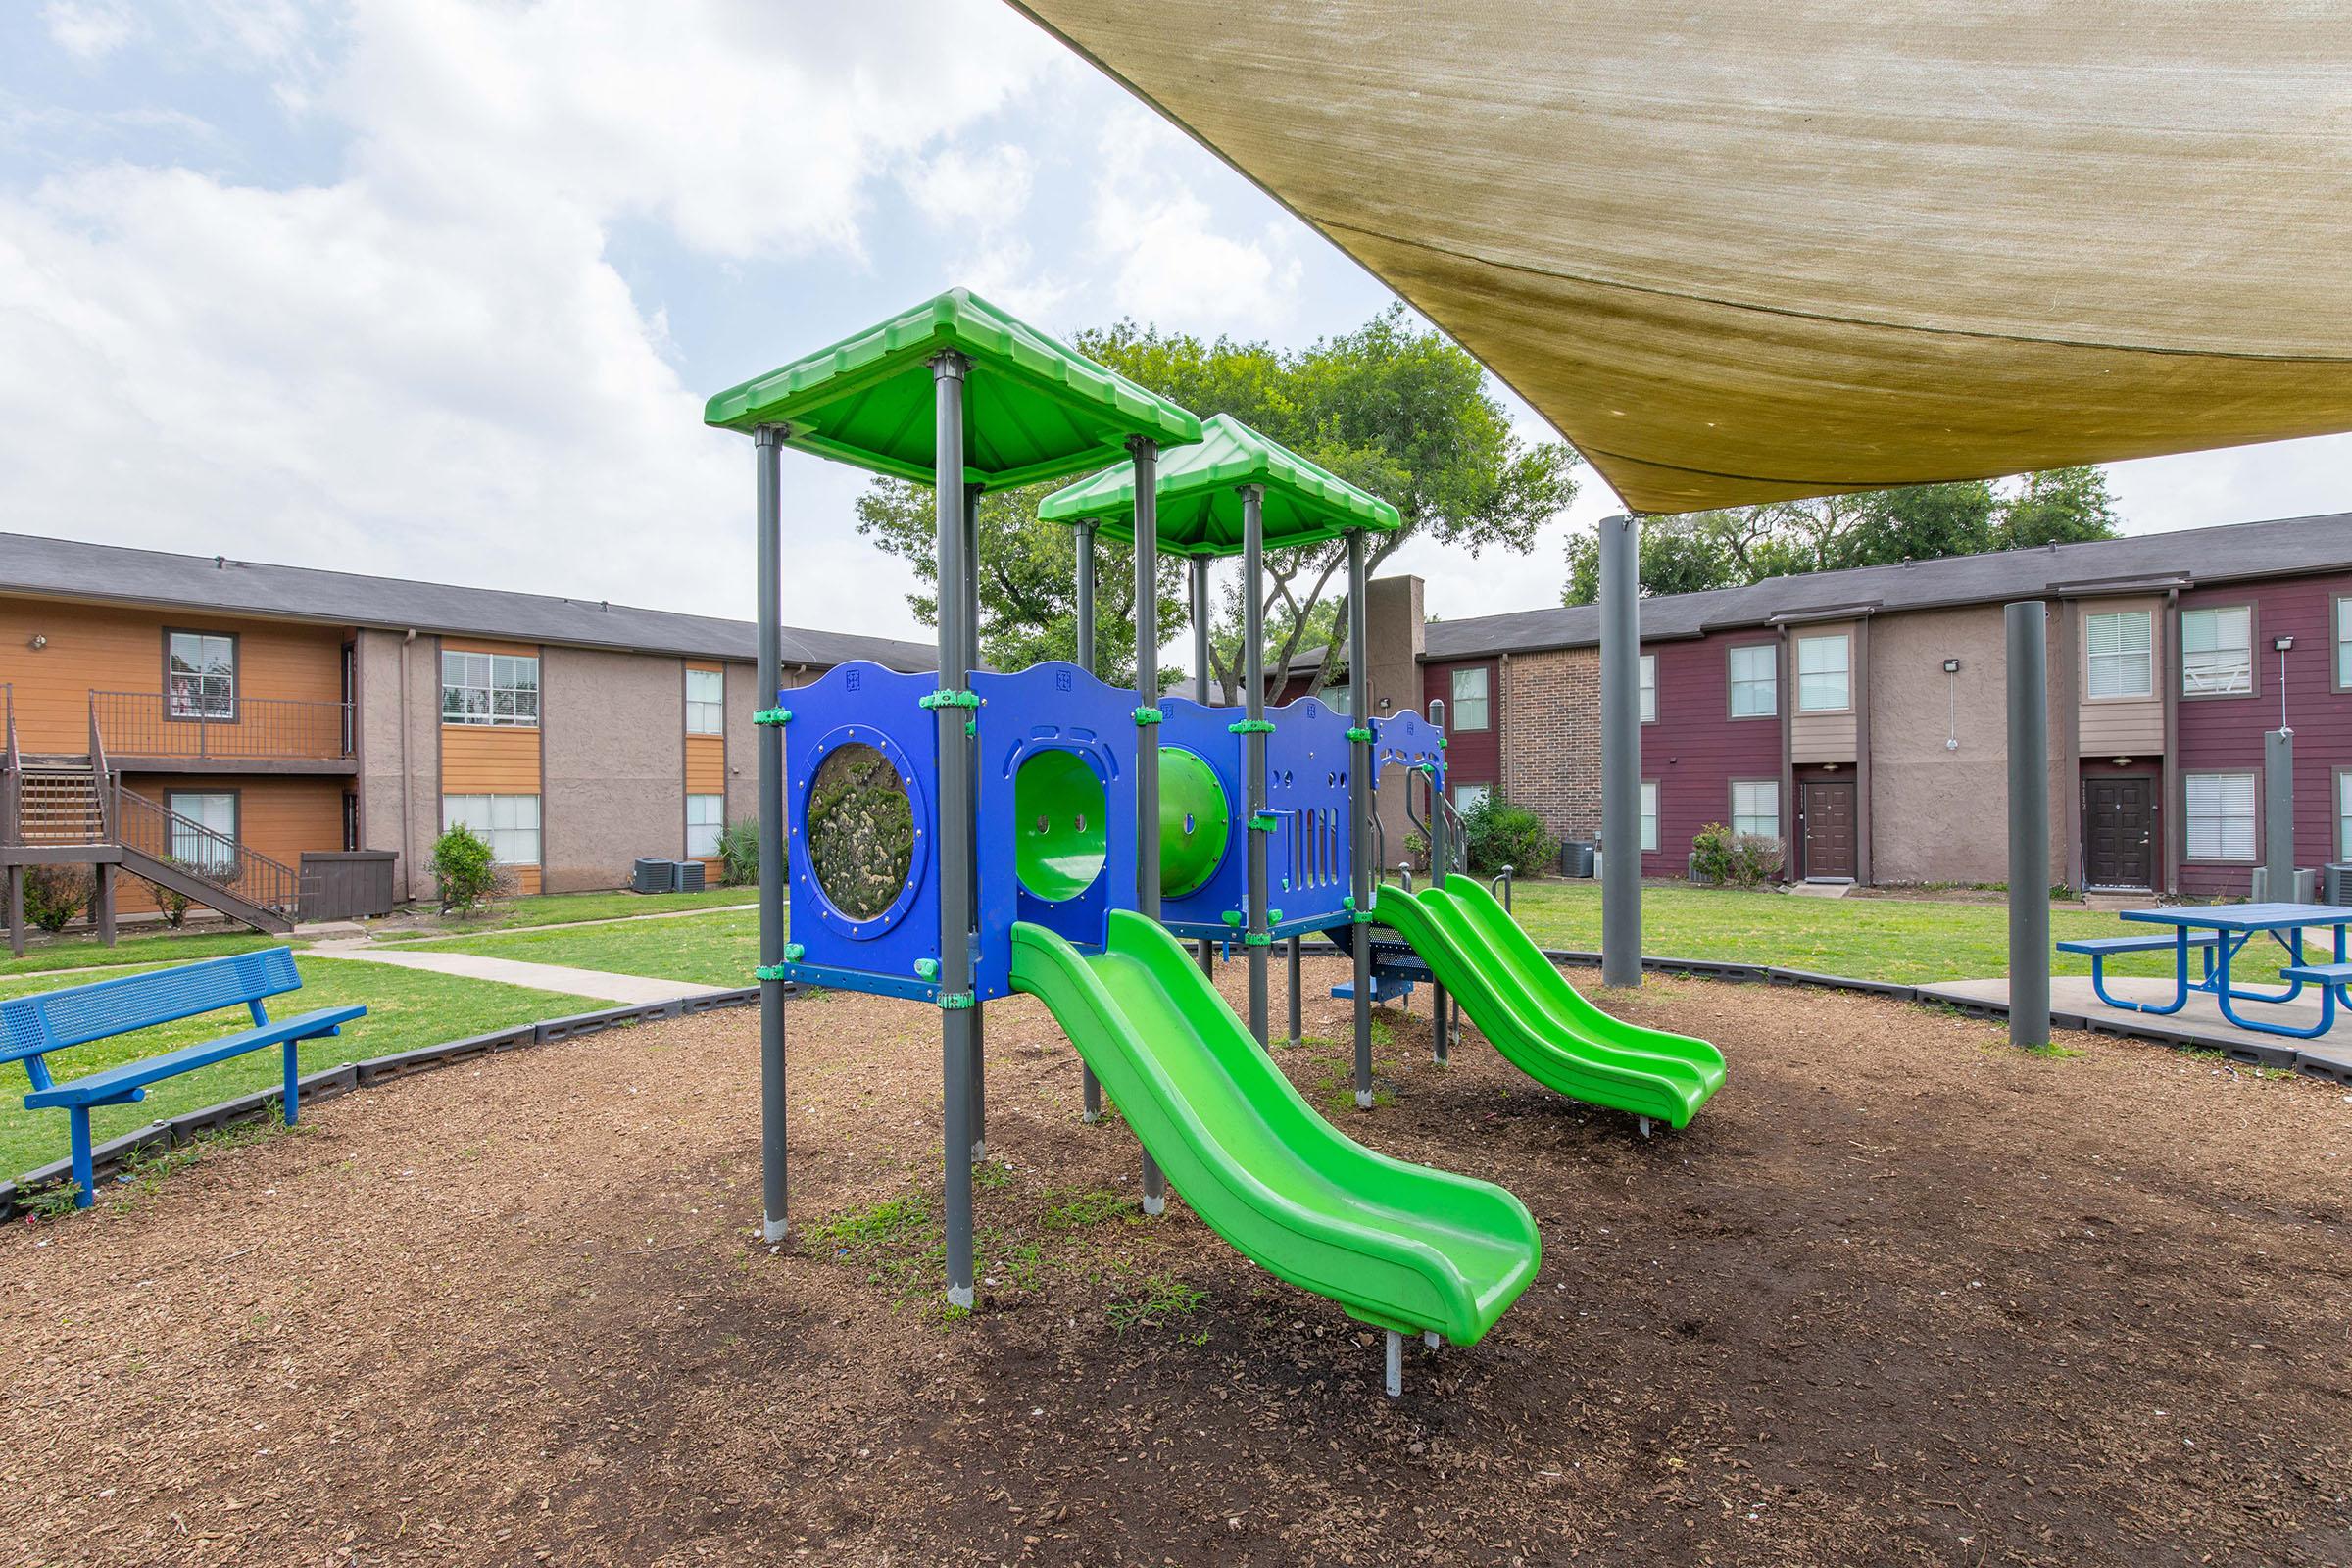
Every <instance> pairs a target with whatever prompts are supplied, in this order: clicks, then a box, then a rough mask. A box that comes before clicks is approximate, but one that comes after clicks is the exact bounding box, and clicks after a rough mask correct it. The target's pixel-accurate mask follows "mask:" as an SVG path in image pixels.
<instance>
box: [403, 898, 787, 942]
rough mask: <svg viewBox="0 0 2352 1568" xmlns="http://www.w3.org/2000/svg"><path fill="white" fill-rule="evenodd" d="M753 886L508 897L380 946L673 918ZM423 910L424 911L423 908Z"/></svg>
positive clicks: (722, 904)
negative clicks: (521, 929) (534, 927)
mask: <svg viewBox="0 0 2352 1568" xmlns="http://www.w3.org/2000/svg"><path fill="white" fill-rule="evenodd" d="M759 901H760V891H759V889H757V888H705V889H704V890H703V891H702V892H700V893H651V894H649V893H626V892H616V891H607V892H603V893H539V894H532V895H530V896H529V897H527V898H517V899H508V900H505V901H503V902H501V903H500V904H499V905H498V906H497V907H495V908H493V909H492V910H491V911H490V912H489V913H488V914H483V915H476V916H474V917H472V918H470V919H459V918H456V917H454V916H453V917H447V918H444V919H442V920H441V921H440V922H438V923H439V924H440V926H441V927H442V930H441V931H419V932H417V933H415V934H414V936H413V937H412V935H411V933H408V932H397V931H387V932H385V933H384V934H383V936H382V937H381V938H380V939H379V940H382V941H385V942H400V941H408V940H416V941H432V940H435V939H436V938H438V937H439V936H440V935H442V934H443V933H446V934H448V935H451V936H457V935H461V934H466V933H479V932H484V931H507V930H512V929H514V928H515V927H517V926H527V925H575V924H577V923H579V922H580V921H583V920H626V919H633V918H636V917H638V916H640V915H648V914H675V913H678V912H680V911H683V910H688V909H723V908H727V907H731V906H734V905H739V904H757V903H758V902H759ZM428 912H429V907H428Z"/></svg>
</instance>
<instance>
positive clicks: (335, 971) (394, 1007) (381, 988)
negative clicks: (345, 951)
mask: <svg viewBox="0 0 2352 1568" xmlns="http://www.w3.org/2000/svg"><path fill="white" fill-rule="evenodd" d="M661 923H663V924H666V923H667V922H661ZM125 945H126V946H127V944H125ZM296 962H297V964H298V966H299V967H300V968H301V970H302V978H303V987H302V989H301V990H300V991H296V992H291V993H289V994H287V995H286V996H283V997H279V998H275V999H273V1000H272V1001H271V1003H270V1012H271V1014H272V1015H273V1016H276V1017H281V1018H282V1017H291V1016H293V1015H295V1014H297V1013H302V1012H309V1011H312V1010H315V1009H317V1008H319V1007H331V1006H344V1005H350V1004H353V1003H365V1004H366V1005H367V1007H368V1016H367V1017H365V1018H362V1019H359V1020H358V1021H356V1022H354V1023H350V1024H347V1025H345V1026H344V1029H343V1033H342V1034H341V1035H340V1036H336V1037H330V1038H328V1039H324V1040H311V1041H306V1042H304V1044H303V1047H302V1070H303V1071H304V1072H306V1073H308V1072H317V1071H319V1069H320V1068H322V1067H333V1066H337V1065H339V1064H341V1063H343V1062H347V1061H358V1060H361V1059H362V1058H364V1057H368V1056H384V1055H390V1054H393V1053H394V1052H400V1051H411V1050H414V1049H416V1048H417V1047H418V1046H429V1045H434V1044H437V1043H439V1042H441V1041H444V1040H457V1039H461V1038H463V1037H465V1036H466V1035H476V1034H485V1033H488V1032H489V1031H491V1030H493V1029H505V1028H511V1027H512V1026H514V1025H515V1024H519V1023H530V1022H533V1021H535V1020H537V1019H541V1018H561V1017H563V1016H564V1015H565V1014H567V1013H575V1012H591V1011H594V1010H595V1009H597V1008H599V1007H602V1006H605V1005H607V1004H605V1003H601V1002H596V1001H593V1000H591V999H589V998H586V997H567V996H559V995H555V994H552V993H550V992H545V991H530V990H525V989H524V988H522V987H520V986H502V985H492V984H488V983H486V982H483V981H479V980H462V979H456V978H453V977H451V976H447V975H437V974H421V973H418V972H417V971H416V970H413V969H396V968H394V967H392V966H391V965H389V964H380V963H353V962H350V961H348V960H342V959H334V958H298V959H297V960H296ZM123 972H124V973H131V972H135V971H132V970H130V969H128V968H125V969H124V970H123ZM90 978H111V977H107V976H93V977H90ZM81 983H84V982H83V980H82V979H80V978H76V979H73V980H63V979H40V978H31V979H27V978H24V977H15V978H0V999H5V998H9V997H21V996H25V995H27V994H29V993H31V992H35V991H47V990H51V989H54V988H56V987H59V986H64V985H71V984H81ZM249 1023H250V1020H249V1019H248V1017H247V1015H246V1012H245V1009H244V1008H242V1007H235V1008H230V1009H227V1010H225V1011H221V1012H215V1013H208V1014H205V1015H204V1016H202V1017H198V1018H189V1019H183V1020H181V1021H180V1022H178V1023H174V1024H165V1025H163V1026H162V1027H160V1028H155V1029H147V1030H142V1031H140V1032H139V1033H137V1034H131V1035H123V1036H121V1037H119V1038H116V1039H113V1040H100V1041H94V1042H92V1043H91V1044H89V1045H86V1046H76V1047H74V1048H73V1050H71V1051H61V1052H57V1053H54V1054H52V1055H51V1056H50V1057H49V1070H50V1072H51V1073H52V1074H53V1075H54V1076H55V1077H57V1078H58V1079H60V1080H61V1081H62V1080H65V1079H70V1078H75V1077H80V1076H82V1075H83V1074H85V1073H92V1072H96V1071H98V1070H99V1069H100V1068H102V1067H109V1066H112V1065H114V1064H115V1063H116V1062H120V1061H130V1060H133V1059H135V1058H138V1057H142V1056H152V1055H156V1054H160V1053H162V1052H166V1051H170V1050H173V1049H175V1048H177V1047H179V1046H184V1045H191V1044H194V1043H195V1042H197V1041H200V1040H212V1039H217V1038H219V1037H220V1036H221V1035H224V1034H227V1033H230V1032H231V1031H233V1030H236V1029H241V1028H245V1027H247V1026H248V1025H249ZM279 1071H280V1057H279V1052H278V1051H277V1049H276V1048H275V1047H271V1048H270V1049H268V1050H265V1051H256V1052H253V1053H251V1054H247V1055H244V1056H240V1057H237V1058H236V1059H235V1060H233V1061H223V1062H218V1063H216V1064H214V1065H213V1066H210V1067H205V1068H200V1069H199V1070H197V1071H195V1072H192V1073H188V1074H186V1075H184V1076H182V1077H178V1078H172V1079H167V1080H166V1081H164V1082H163V1083H160V1084H156V1085H154V1086H153V1087H152V1088H150V1089H149V1090H148V1091H147V1098H146V1100H144V1101H142V1102H140V1103H136V1104H130V1105H110V1106H106V1107H104V1108H102V1109H100V1110H98V1111H96V1112H95V1113H94V1114H93V1115H92V1116H91V1118H90V1121H91V1128H92V1132H93V1135H94V1136H95V1137H96V1138H98V1139H99V1140H101V1141H104V1140H105V1139H108V1138H112V1137H115V1136H116V1135H118V1134H121V1133H126V1132H129V1131H131V1130H132V1129H133V1128H137V1127H143V1126H145V1125H146V1124H147V1123H148V1122H151V1121H157V1120H161V1119H162V1118H164V1117H167V1116H176V1115H180V1114H182V1113H183V1112H186V1111H190V1110H195V1109H197V1108H198V1107H200V1106H204V1105H210V1104H214V1103H218V1102H220V1101H223V1100H232V1099H234V1098H236V1097H237V1096H239V1095H245V1094H251V1093H252V1092H253V1091H255V1090H257V1089H267V1088H270V1087H271V1086H273V1085H275V1084H277V1083H278V1082H279V1081H280V1079H279ZM30 1088H31V1083H30V1080H28V1079H27V1078H26V1076H25V1066H24V1063H22V1062H13V1061H12V1062H9V1063H7V1064H5V1065H0V1180H7V1179H9V1178H12V1177H14V1176H16V1175H18V1174H19V1173H21V1172H24V1171H26V1170H30V1169H31V1168H32V1167H34V1166H36V1165H41V1164H45V1163H47V1162H48V1161H50V1160H53V1159H59V1158H62V1157H64V1155H65V1153H66V1152H67V1133H66V1120H67V1118H66V1113H65V1112H64V1111H62V1110H54V1109H52V1110H26V1109H25V1094H26V1092H27V1091H28V1090H29V1089H30Z"/></svg>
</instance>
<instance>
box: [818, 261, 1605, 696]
mask: <svg viewBox="0 0 2352 1568" xmlns="http://www.w3.org/2000/svg"><path fill="white" fill-rule="evenodd" d="M1074 341H1075V346H1076V347H1077V348H1078V350H1079V352H1081V353H1083V354H1085V355H1086V356H1088V357H1089V358H1090V359H1093V360H1096V361H1098V362H1099V363H1101V364H1103V365H1105V366H1108V367H1109V368H1112V369H1114V370H1117V371H1119V372H1120V373H1121V374H1123V375H1125V376H1127V377H1129V378H1130V379H1132V380H1134V381H1137V382H1139V383H1141V384H1142V385H1144V386H1146V387H1149V388H1150V389H1152V391H1154V392H1157V393H1160V394H1161V395H1162V396H1165V397H1170V398H1173V399H1175V400H1176V401H1177V402H1179V403H1181V404H1183V405H1184V406H1185V407H1186V408H1189V409H1191V410H1193V411H1194V412H1195V413H1197V414H1200V415H1202V416H1204V417H1205V416H1207V415H1211V414H1230V415H1232V416H1233V417H1235V418H1237V419H1240V420H1241V421H1242V422H1244V423H1245V424H1249V425H1251V426H1253V427H1255V428H1256V429H1258V430H1259V431H1262V432H1263V433H1264V434H1266V435H1268V436H1271V437H1272V438H1273V439H1275V440H1276V441H1279V442H1281V443H1283V444H1284V445H1286V446H1288V447H1291V448H1292V449H1294V450H1295V451H1297V452H1299V453H1300V454H1301V455H1303V456H1305V457H1307V458H1311V459H1312V460H1313V461H1315V462H1316V463H1319V464H1321V465H1322V466H1324V467H1326V468H1328V469H1330V470H1331V471H1332V472H1333V473H1336V474H1338V475H1339V476H1340V477H1341V478H1343V479H1346V480H1348V482H1349V483H1351V484H1354V485H1357V486H1359V487H1360V488H1362V489H1364V490H1368V491H1370V492H1371V493H1372V494H1374V495H1377V496H1380V497H1383V498H1384V499H1386V500H1388V501H1389V502H1391V503H1393V504H1394V505H1395V506H1396V508H1397V511H1398V512H1399V513H1400V514H1402V515H1403V519H1404V526H1403V527H1402V528H1401V529H1399V530H1398V531H1397V532H1396V533H1393V534H1380V535H1373V536H1371V539H1370V541H1369V544H1370V549H1369V553H1368V554H1367V556H1366V566H1367V569H1369V568H1372V567H1377V566H1378V565H1379V564H1381V563H1382V562H1384V561H1386V560H1387V559H1388V558H1389V557H1390V556H1391V555H1392V554H1394V553H1395V552H1396V550H1397V547H1398V546H1400V545H1401V544H1402V543H1403V542H1404V541H1405V540H1406V539H1409V538H1415V537H1429V538H1436V539H1439V540H1441V541H1443V542H1445V543H1446V544H1447V545H1449V546H1453V547H1455V548H1458V549H1462V550H1466V551H1468V552H1469V553H1470V554H1472V555H1477V554H1479V553H1480V552H1482V551H1484V550H1486V549H1489V548H1500V549H1506V550H1513V551H1526V550H1528V549H1530V548H1531V547H1532V546H1533V545H1534V543H1535V539H1536V534H1537V531H1538V530H1539V529H1540V528H1541V527H1542V526H1543V525H1544V523H1545V522H1547V521H1549V520H1550V519H1551V518H1552V517H1553V516H1554V515H1557V514H1558V513H1559V511H1560V510H1561V509H1562V508H1563V507H1565V506H1567V505H1568V503H1569V502H1570V501H1571V500H1573V499H1574V498H1575V495H1576V480H1575V478H1574V477H1573V475H1572V474H1571V471H1570V470H1571V469H1572V468H1573V467H1574V466H1575V465H1576V463H1577V458H1576V455H1575V454H1574V453H1573V452H1572V451H1570V449H1569V448H1568V447H1567V446H1565V445H1563V444H1560V443H1556V442H1546V443H1541V444H1536V445H1530V444H1529V443H1527V442H1524V441H1522V440H1520V439H1519V437H1518V436H1517V435H1516V433H1514V432H1513V431H1512V429H1511V426H1510V421H1509V418H1508V417H1507V415H1506V414H1505V412H1504V409H1503V407H1502V404H1501V402H1500V401H1499V400H1498V399H1496V398H1495V397H1494V396H1493V395H1492V394H1491V393H1490V392H1489V391H1488V386H1487V378H1486V372H1485V370H1483V369H1482V368H1480V367H1479V364H1478V362H1477V361H1476V360H1474V359H1472V358H1471V357H1470V356H1469V355H1468V354H1466V353H1464V352H1463V351H1462V350H1461V349H1459V348H1457V347H1456V346H1454V345H1453V344H1452V343H1451V342H1449V341H1447V340H1446V338H1445V337H1444V336H1443V335H1442V334H1440V333H1438V332H1436V331H1433V330H1430V329H1427V328H1424V327H1421V326H1418V325H1417V324H1416V323H1414V322H1413V321H1412V320H1411V319H1409V318H1408V317H1407V316H1406V315H1405V313H1404V309H1403V307H1401V306H1392V307H1390V308H1389V309H1388V310H1386V311H1384V312H1382V313H1381V314H1380V315H1379V316H1376V317H1374V318H1373V319H1371V320H1370V321H1368V322H1366V323H1365V324H1364V325H1363V326H1362V327H1360V328H1358V329H1357V330H1355V331H1353V332H1348V333H1343V334H1340V335H1338V336H1335V337H1331V338H1325V339H1320V340H1318V341H1316V342H1315V343H1313V344H1310V345H1309V346H1308V347H1306V348H1304V349H1298V350H1285V349H1277V348H1275V347H1273V346H1272V345H1270V344H1267V343H1263V342H1247V343H1244V342H1236V341H1234V340H1232V339H1230V338H1223V337H1220V338H1218V339H1216V340H1215V341H1213V342H1208V341H1204V340H1202V339H1201V338H1198V337H1194V336H1191V335H1189V334H1184V333H1167V332H1162V331H1161V330H1159V329H1158V328H1157V327H1152V326H1138V325H1137V324H1136V323H1135V322H1133V321H1121V322H1119V323H1118V324H1116V325H1114V326H1110V327H1107V328H1102V329H1097V330H1092V331H1087V332H1082V333H1080V334H1078V336H1077V338H1076V339H1075V340H1074ZM1045 494H1046V492H1045V491H1043V490H1014V491H1007V492H1005V493H1004V494H1002V495H991V496H984V497H983V498H982V499H981V508H980V549H979V568H980V574H981V575H980V620H981V647H982V652H983V654H984V655H985V657H986V658H987V659H988V661H989V662H991V663H992V664H995V665H997V666H998V667H1000V668H1017V667H1019V666H1021V665H1023V664H1027V663H1030V662H1035V661H1036V660H1039V659H1047V658H1060V659H1067V658H1071V657H1073V656H1074V653H1075V650H1076V648H1077V640H1078V639H1077V627H1076V614H1077V604H1076V572H1077V556H1076V548H1075V538H1076V535H1075V532H1074V530H1072V529H1070V528H1068V527H1065V526H1063V525H1061V524H1059V523H1045V522H1040V521H1039V520H1038V516H1037V504H1038V502H1039V501H1041V500H1042V499H1043V498H1044V495H1045ZM858 531H859V532H860V533H863V534H864V535H866V536H867V537H868V538H870V539H872V540H873V541H874V542H875V543H876V544H877V545H879V546H880V547H881V548H882V549H883V550H885V551H887V552H888V553H890V554H892V555H894V556H898V557H899V558H901V559H902V560H905V561H907V563H909V564H911V565H913V567H914V568H915V571H916V573H917V574H918V576H919V577H920V578H921V580H922V582H923V584H924V587H925V590H926V591H924V592H919V593H916V594H911V595H909V596H908V603H909V604H910V605H911V606H912V607H913V609H914V612H915V613H916V614H917V615H918V616H920V617H921V618H922V619H923V620H924V621H926V622H933V621H934V620H935V617H936V615H937V613H938V604H937V599H936V594H937V564H936V561H935V558H934V540H933V518H932V503H931V492H930V490H929V489H928V488H927V487H925V486H921V485H914V484H907V483H905V482H903V481H899V480H893V479H877V480H875V481H874V482H873V483H872V485H871V486H869V487H868V489H867V490H866V492H865V493H864V494H863V495H862V496H861V497H859V499H858ZM1096 550H1097V557H1096V573H1097V575H1096V583H1097V586H1098V592H1097V594H1096V607H1095V608H1096V617H1097V629H1096V652H1097V664H1098V669H1099V673H1101V674H1102V675H1103V678H1105V679H1108V680H1118V679H1132V678H1133V673H1134V668H1135V664H1134V659H1135V622H1134V606H1133V603H1132V590H1131V586H1130V585H1131V584H1132V582H1133V571H1134V558H1133V555H1132V553H1131V552H1130V551H1129V550H1128V549H1127V548H1125V547H1123V546H1111V545H1108V544H1106V543H1103V542H1100V541H1098V543H1097V545H1096ZM1346 562H1347V550H1346V546H1345V544H1344V543H1341V542H1332V543H1327V544H1323V545H1313V546H1304V547H1300V548H1299V549H1296V550H1288V551H1269V552H1268V553H1267V556H1266V594H1265V603H1264V613H1265V624H1266V628H1267V636H1266V642H1267V646H1266V649H1265V663H1266V669H1267V671H1268V686H1269V688H1270V689H1276V690H1278V689H1279V686H1280V682H1281V671H1282V670H1283V669H1284V668H1285V667H1287V665H1288V664H1289V662H1290V661H1291V660H1292V658H1293V657H1294V656H1296V655H1297V654H1298V653H1299V650H1300V649H1301V648H1303V647H1307V646H1310V645H1311V641H1312V640H1314V639H1320V640H1322V641H1323V643H1324V645H1325V648H1326V657H1325V660H1324V671H1325V673H1328V672H1329V671H1330V669H1332V668H1333V667H1334V666H1335V665H1336V663H1337V662H1338V661H1339V657H1340V655H1341V653H1342V650H1341V648H1340V647H1339V639H1338V637H1337V636H1336V635H1335V633H1334V630H1333V628H1334V626H1335V624H1336V623H1337V622H1336V621H1335V616H1334V611H1335V609H1336V607H1337V605H1338V602H1339V599H1340V597H1341V595H1343V594H1344V593H1345V590H1346V583H1347V573H1346ZM1234 575H1236V572H1235V568H1233V567H1231V566H1221V567H1220V568H1219V576H1220V578H1228V577H1231V576H1234ZM1184 601H1185V588H1184V565H1183V564H1182V563H1181V562H1176V561H1163V562H1162V564H1161V576H1160V626H1161V628H1162V630H1163V631H1165V632H1166V633H1168V634H1169V635H1170V636H1174V635H1175V634H1177V633H1178V632H1180V631H1181V630H1183V629H1184V628H1185V627H1186V626H1187V625H1189V617H1188V615H1187V613H1186V609H1185V602H1184ZM1217 601H1218V609H1217V611H1216V622H1215V626H1214V635H1213V638H1212V644H1211V656H1210V657H1211V667H1212V673H1213V675H1214V677H1215V679H1216V681H1217V683H1218V685H1219V686H1220V687H1221V688H1222V696H1223V699H1224V700H1225V701H1229V702H1230V701H1236V700H1238V696H1239V688H1240V671H1241V662H1242V660H1241V635H1240V625H1241V604H1240V600H1239V597H1238V594H1237V593H1235V592H1233V591H1231V590H1230V589H1227V590H1225V591H1221V592H1220V593H1219V594H1218V596H1217ZM1167 678H1168V679H1169V680H1171V681H1173V680H1175V679H1177V678H1178V674H1177V671H1176V670H1175V669H1173V668H1171V669H1170V670H1168V671H1167ZM1316 684H1317V685H1318V686H1319V685H1320V684H1321V676H1318V678H1317V682H1316Z"/></svg>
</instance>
